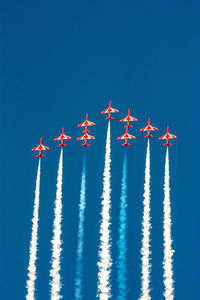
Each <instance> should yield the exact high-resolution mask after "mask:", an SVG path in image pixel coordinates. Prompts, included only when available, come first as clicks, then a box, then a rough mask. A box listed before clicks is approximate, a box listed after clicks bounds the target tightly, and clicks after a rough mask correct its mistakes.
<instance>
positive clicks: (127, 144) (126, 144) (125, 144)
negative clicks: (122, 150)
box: [122, 143, 131, 146]
mask: <svg viewBox="0 0 200 300" xmlns="http://www.w3.org/2000/svg"><path fill="white" fill-rule="evenodd" d="M122 146H131V144H129V143H124V144H122Z"/></svg>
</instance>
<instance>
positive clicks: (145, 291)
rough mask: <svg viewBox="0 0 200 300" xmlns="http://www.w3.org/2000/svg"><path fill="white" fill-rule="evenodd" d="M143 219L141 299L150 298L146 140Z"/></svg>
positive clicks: (148, 187) (148, 166)
mask: <svg viewBox="0 0 200 300" xmlns="http://www.w3.org/2000/svg"><path fill="white" fill-rule="evenodd" d="M143 197H144V200H143V206H144V211H143V220H142V234H143V237H142V248H141V255H142V257H141V260H142V278H141V280H142V287H141V296H140V299H141V300H150V299H151V297H150V295H149V293H150V268H151V264H150V254H151V252H150V229H151V223H150V141H149V138H148V142H147V153H146V166H145V183H144V194H143Z"/></svg>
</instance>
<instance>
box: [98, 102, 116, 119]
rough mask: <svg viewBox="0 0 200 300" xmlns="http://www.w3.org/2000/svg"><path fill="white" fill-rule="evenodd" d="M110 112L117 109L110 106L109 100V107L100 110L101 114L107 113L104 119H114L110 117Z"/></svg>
mask: <svg viewBox="0 0 200 300" xmlns="http://www.w3.org/2000/svg"><path fill="white" fill-rule="evenodd" d="M112 112H119V111H118V110H117V109H114V108H112V107H111V101H110V102H109V107H108V108H107V109H106V110H104V111H102V112H101V114H108V117H107V118H106V120H108V119H114V118H113V117H111V113H112Z"/></svg>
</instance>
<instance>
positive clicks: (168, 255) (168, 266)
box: [163, 147, 174, 300]
mask: <svg viewBox="0 0 200 300" xmlns="http://www.w3.org/2000/svg"><path fill="white" fill-rule="evenodd" d="M163 205H164V221H163V227H164V228H163V229H164V233H163V235H164V260H163V268H164V286H165V290H164V297H165V299H167V300H173V299H174V281H173V265H172V263H173V259H172V257H173V252H174V251H173V250H172V238H171V225H172V222H171V206H170V187H169V150H168V147H167V151H166V159H165V183H164V202H163Z"/></svg>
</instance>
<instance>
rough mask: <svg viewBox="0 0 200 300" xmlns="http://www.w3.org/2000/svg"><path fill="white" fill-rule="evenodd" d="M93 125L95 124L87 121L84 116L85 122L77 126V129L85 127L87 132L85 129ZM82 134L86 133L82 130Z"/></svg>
mask: <svg viewBox="0 0 200 300" xmlns="http://www.w3.org/2000/svg"><path fill="white" fill-rule="evenodd" d="M95 125H96V124H95V123H93V122H90V121H89V120H88V114H86V117H85V121H84V122H83V123H81V124H79V125H77V127H83V126H85V127H86V130H88V129H87V127H88V126H95ZM82 132H86V131H85V130H84V131H82ZM87 132H90V131H89V130H88V131H87Z"/></svg>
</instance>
